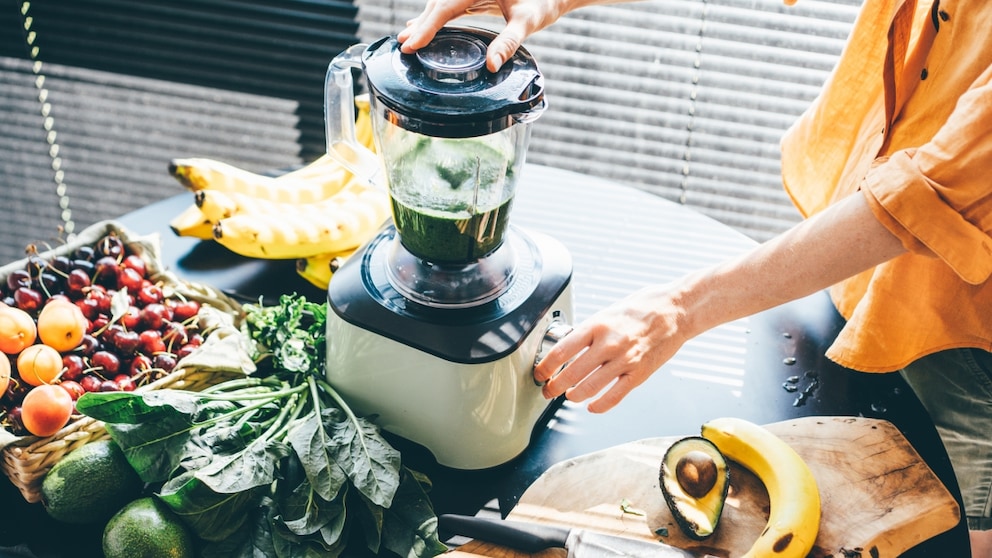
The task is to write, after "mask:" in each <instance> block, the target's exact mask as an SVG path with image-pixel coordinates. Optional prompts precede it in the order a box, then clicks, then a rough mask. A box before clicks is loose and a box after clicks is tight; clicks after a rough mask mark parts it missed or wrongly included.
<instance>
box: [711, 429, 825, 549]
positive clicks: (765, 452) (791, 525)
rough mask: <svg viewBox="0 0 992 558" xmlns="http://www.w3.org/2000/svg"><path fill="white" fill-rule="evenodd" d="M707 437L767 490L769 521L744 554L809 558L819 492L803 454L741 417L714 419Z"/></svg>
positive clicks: (816, 528) (817, 520) (817, 525)
mask: <svg viewBox="0 0 992 558" xmlns="http://www.w3.org/2000/svg"><path fill="white" fill-rule="evenodd" d="M702 436H703V438H706V439H707V440H709V441H711V442H713V444H714V445H716V447H717V448H719V450H720V452H721V453H723V454H724V455H726V456H727V457H728V458H730V459H732V460H734V461H736V462H737V463H739V464H741V465H743V466H744V467H746V468H747V469H748V470H750V471H751V472H752V473H754V474H755V475H756V476H757V477H758V478H759V479H761V481H762V482H763V483H764V484H765V489H766V490H767V491H768V501H769V506H770V507H771V509H770V511H769V514H768V525H767V526H766V527H765V529H764V531H762V533H761V535H760V536H759V537H758V539H757V540H756V541H755V543H754V545H752V547H751V549H750V550H749V551H748V552H747V554H745V555H744V557H743V558H766V557H768V556H775V557H776V558H805V556H806V555H807V554H809V552H810V550H812V548H813V543H814V541H815V540H816V536H817V534H818V533H819V530H820V492H819V489H818V488H817V486H816V479H815V478H814V477H813V473H812V472H811V471H810V470H809V467H808V466H807V465H806V463H805V462H804V461H803V459H802V458H801V457H800V456H799V454H797V453H796V452H795V450H793V449H792V447H791V446H789V445H788V444H787V443H785V442H784V441H783V440H782V439H781V438H779V437H778V436H776V435H774V434H772V433H771V432H770V431H768V430H767V429H765V428H764V427H762V426H759V425H757V424H754V423H752V422H748V421H746V420H743V419H738V418H730V417H725V418H718V419H714V420H711V421H709V422H707V423H706V424H704V425H703V427H702Z"/></svg>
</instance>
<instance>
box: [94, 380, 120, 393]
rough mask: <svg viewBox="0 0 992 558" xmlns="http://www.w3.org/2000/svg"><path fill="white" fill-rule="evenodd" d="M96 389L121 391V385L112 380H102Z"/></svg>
mask: <svg viewBox="0 0 992 558" xmlns="http://www.w3.org/2000/svg"><path fill="white" fill-rule="evenodd" d="M97 391H121V386H120V385H119V384H118V383H117V382H115V381H113V380H102V381H101V382H100V387H99V389H98V390H97Z"/></svg>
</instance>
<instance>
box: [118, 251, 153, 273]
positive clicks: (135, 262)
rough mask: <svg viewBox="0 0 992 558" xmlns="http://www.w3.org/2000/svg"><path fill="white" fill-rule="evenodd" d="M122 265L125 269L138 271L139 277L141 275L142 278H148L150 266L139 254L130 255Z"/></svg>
mask: <svg viewBox="0 0 992 558" xmlns="http://www.w3.org/2000/svg"><path fill="white" fill-rule="evenodd" d="M121 265H122V266H123V267H125V268H128V269H133V270H135V271H137V272H138V275H141V276H142V277H146V276H148V264H146V263H145V260H144V259H143V258H142V257H141V256H139V255H137V254H130V255H128V256H127V257H125V258H124V260H123V261H122V262H121Z"/></svg>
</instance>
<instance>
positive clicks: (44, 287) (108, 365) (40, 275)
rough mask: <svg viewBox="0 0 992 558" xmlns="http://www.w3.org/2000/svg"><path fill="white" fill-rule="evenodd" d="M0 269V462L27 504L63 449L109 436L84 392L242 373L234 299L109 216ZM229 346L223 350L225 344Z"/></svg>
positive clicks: (194, 385) (200, 384)
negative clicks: (171, 262)
mask: <svg viewBox="0 0 992 558" xmlns="http://www.w3.org/2000/svg"><path fill="white" fill-rule="evenodd" d="M26 253H27V257H25V258H24V259H22V260H19V261H16V262H12V263H10V264H7V265H5V266H3V267H0V457H2V460H0V465H2V468H3V472H4V473H5V474H6V475H7V477H8V478H9V479H10V480H11V482H13V483H14V485H15V486H17V487H18V489H19V490H20V492H21V494H22V496H24V498H25V499H26V500H27V501H28V502H36V501H38V500H39V499H40V494H39V489H40V485H41V481H42V479H43V478H44V476H45V473H46V472H47V471H48V470H49V469H50V468H51V467H52V465H54V464H55V463H56V462H57V461H58V460H59V459H61V458H62V457H63V456H64V455H66V454H68V453H69V452H71V451H73V450H74V449H77V448H79V447H81V446H82V445H84V444H86V443H88V442H90V441H93V440H99V439H103V438H107V437H108V434H107V433H106V430H105V428H104V425H103V423H102V422H100V421H97V420H94V419H92V418H90V417H86V416H83V415H80V414H78V413H77V412H76V411H75V401H76V399H78V397H79V396H80V395H82V394H83V393H85V392H87V391H130V390H140V391H144V390H153V389H170V388H176V389H186V390H198V389H202V388H204V387H206V386H209V385H213V384H215V383H218V382H221V381H223V380H225V379H230V378H231V377H233V376H236V375H243V374H246V373H249V372H250V371H251V370H253V368H254V367H253V364H252V363H251V362H250V360H249V361H246V360H245V358H244V356H243V355H244V354H245V353H244V351H243V350H241V348H240V347H239V346H238V343H240V342H241V341H240V339H241V337H240V335H239V334H238V332H237V327H238V320H239V316H240V315H241V312H240V305H238V303H237V302H236V301H234V300H232V299H230V298H229V297H227V296H226V295H224V294H223V293H221V292H219V291H217V290H215V289H213V288H211V287H209V286H207V285H202V284H195V283H190V282H187V281H184V280H182V279H180V278H178V277H177V276H175V275H174V274H173V273H171V272H170V271H168V270H164V269H162V268H161V264H160V259H159V257H158V253H159V252H158V239H157V237H155V236H149V237H138V236H135V235H133V234H131V233H129V232H128V231H126V230H125V229H124V228H123V227H121V226H120V225H119V224H118V223H116V222H114V221H105V222H101V223H97V224H95V225H93V226H91V227H88V228H87V229H85V230H84V231H82V232H81V233H80V234H79V235H78V236H77V237H76V238H75V239H74V240H73V241H71V242H67V243H65V244H62V245H60V246H58V247H55V248H51V249H46V250H44V251H39V250H38V249H37V248H36V247H34V246H29V247H27V251H26ZM228 347H229V350H225V349H226V348H228Z"/></svg>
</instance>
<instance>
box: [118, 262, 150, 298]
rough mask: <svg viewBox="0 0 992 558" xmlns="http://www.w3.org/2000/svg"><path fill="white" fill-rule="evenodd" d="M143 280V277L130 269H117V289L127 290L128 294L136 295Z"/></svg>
mask: <svg viewBox="0 0 992 558" xmlns="http://www.w3.org/2000/svg"><path fill="white" fill-rule="evenodd" d="M144 280H145V278H144V276H143V275H141V274H140V273H138V272H137V271H135V270H134V269H132V268H130V267H121V268H118V269H117V288H118V289H127V292H128V293H137V292H138V291H140V290H141V287H142V283H143V282H144Z"/></svg>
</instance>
